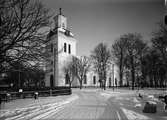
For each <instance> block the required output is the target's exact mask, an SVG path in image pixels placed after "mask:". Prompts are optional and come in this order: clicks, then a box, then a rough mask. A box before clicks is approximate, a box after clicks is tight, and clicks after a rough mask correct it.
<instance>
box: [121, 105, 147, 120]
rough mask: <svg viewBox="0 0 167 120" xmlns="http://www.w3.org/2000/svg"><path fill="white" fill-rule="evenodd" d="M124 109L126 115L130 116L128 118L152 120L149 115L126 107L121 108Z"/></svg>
mask: <svg viewBox="0 0 167 120" xmlns="http://www.w3.org/2000/svg"><path fill="white" fill-rule="evenodd" d="M121 109H122V111H123V112H124V114H125V115H126V117H127V118H128V120H150V118H149V117H147V116H145V115H142V114H139V113H136V112H134V111H132V110H128V109H125V108H121Z"/></svg>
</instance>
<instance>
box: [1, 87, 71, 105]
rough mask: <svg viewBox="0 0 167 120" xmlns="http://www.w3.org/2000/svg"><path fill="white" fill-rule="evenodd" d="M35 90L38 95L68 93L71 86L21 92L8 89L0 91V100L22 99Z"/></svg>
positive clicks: (31, 94) (29, 95) (32, 95)
mask: <svg viewBox="0 0 167 120" xmlns="http://www.w3.org/2000/svg"><path fill="white" fill-rule="evenodd" d="M35 92H38V96H39V97H47V96H58V95H70V94H71V93H72V92H71V88H59V89H48V90H45V89H44V90H33V91H24V90H23V92H19V91H18V92H10V91H1V92H0V102H1V101H9V100H14V99H20V98H21V99H24V98H33V97H34V95H35Z"/></svg>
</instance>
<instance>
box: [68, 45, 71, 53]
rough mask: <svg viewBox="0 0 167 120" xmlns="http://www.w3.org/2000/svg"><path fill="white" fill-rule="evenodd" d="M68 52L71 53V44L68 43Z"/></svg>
mask: <svg viewBox="0 0 167 120" xmlns="http://www.w3.org/2000/svg"><path fill="white" fill-rule="evenodd" d="M68 53H69V54H71V45H70V44H69V45H68Z"/></svg>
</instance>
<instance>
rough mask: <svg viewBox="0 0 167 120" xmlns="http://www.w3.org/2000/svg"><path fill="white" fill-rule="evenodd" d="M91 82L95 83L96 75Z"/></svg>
mask: <svg viewBox="0 0 167 120" xmlns="http://www.w3.org/2000/svg"><path fill="white" fill-rule="evenodd" d="M93 84H96V76H93Z"/></svg>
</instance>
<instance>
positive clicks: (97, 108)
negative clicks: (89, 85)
mask: <svg viewBox="0 0 167 120" xmlns="http://www.w3.org/2000/svg"><path fill="white" fill-rule="evenodd" d="M75 93H76V92H75ZM76 94H78V96H79V99H78V100H76V101H75V102H73V103H72V104H71V105H69V106H67V107H65V108H64V109H63V110H61V111H59V112H58V113H55V114H54V115H52V116H50V117H49V119H60V120H62V119H63V120H64V119H68V120H69V119H72V120H74V119H77V120H82V119H83V120H87V119H90V120H95V119H97V120H103V119H104V120H111V119H113V120H126V117H125V115H124V114H122V112H121V111H120V108H118V107H117V106H116V105H115V104H114V103H112V102H108V100H107V99H104V97H103V96H101V95H100V94H99V93H98V92H91V91H88V92H87V91H82V92H77V93H76ZM122 118H123V119H122Z"/></svg>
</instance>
